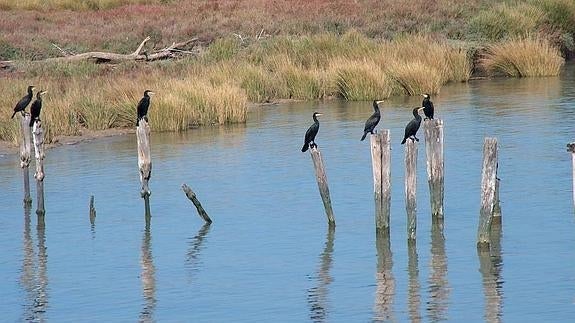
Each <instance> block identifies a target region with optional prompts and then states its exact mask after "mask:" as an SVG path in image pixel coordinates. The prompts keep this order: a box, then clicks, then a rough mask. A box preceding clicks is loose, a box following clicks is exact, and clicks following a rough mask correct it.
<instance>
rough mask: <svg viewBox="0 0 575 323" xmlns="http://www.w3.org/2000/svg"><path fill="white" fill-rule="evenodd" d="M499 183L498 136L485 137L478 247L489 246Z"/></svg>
mask: <svg viewBox="0 0 575 323" xmlns="http://www.w3.org/2000/svg"><path fill="white" fill-rule="evenodd" d="M496 185H497V138H490V137H487V138H485V140H484V142H483V168H482V171H481V210H480V212H479V228H478V230H477V247H478V248H489V244H490V242H491V239H490V232H491V222H492V220H493V209H494V206H495V191H496Z"/></svg>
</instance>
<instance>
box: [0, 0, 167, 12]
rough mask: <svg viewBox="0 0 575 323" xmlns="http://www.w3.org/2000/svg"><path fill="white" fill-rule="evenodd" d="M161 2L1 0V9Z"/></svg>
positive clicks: (97, 7) (154, 0)
mask: <svg viewBox="0 0 575 323" xmlns="http://www.w3.org/2000/svg"><path fill="white" fill-rule="evenodd" d="M161 2H162V1H159V0H0V9H3V10H18V9H20V10H22V9H23V10H102V9H111V8H115V7H119V6H124V5H128V4H153V3H161ZM164 2H165V1H164Z"/></svg>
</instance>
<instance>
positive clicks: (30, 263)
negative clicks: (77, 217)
mask: <svg viewBox="0 0 575 323" xmlns="http://www.w3.org/2000/svg"><path fill="white" fill-rule="evenodd" d="M31 208H32V206H31V205H30V204H25V205H24V233H23V245H22V253H23V255H24V256H23V258H22V270H21V272H22V275H21V276H20V283H21V284H22V287H23V288H24V291H25V295H26V296H25V297H26V298H25V300H24V306H22V308H23V309H24V313H22V320H21V321H22V322H30V321H34V299H35V298H36V295H35V292H36V288H35V287H36V284H35V277H34V276H35V272H34V271H35V268H34V267H35V265H34V258H35V257H34V244H33V241H32V234H31V230H30V222H31V219H30V211H31Z"/></svg>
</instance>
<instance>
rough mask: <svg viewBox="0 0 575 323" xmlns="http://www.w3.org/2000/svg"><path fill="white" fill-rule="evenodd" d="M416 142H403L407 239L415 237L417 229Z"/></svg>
mask: <svg viewBox="0 0 575 323" xmlns="http://www.w3.org/2000/svg"><path fill="white" fill-rule="evenodd" d="M416 174H417V142H416V141H414V140H410V139H408V140H407V142H406V143H405V210H406V211H407V239H415V237H416V229H417V201H416V188H417V175H416Z"/></svg>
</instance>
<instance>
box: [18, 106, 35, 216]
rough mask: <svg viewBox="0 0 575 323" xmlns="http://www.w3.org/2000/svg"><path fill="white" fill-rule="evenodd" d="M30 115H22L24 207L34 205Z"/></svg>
mask: <svg viewBox="0 0 575 323" xmlns="http://www.w3.org/2000/svg"><path fill="white" fill-rule="evenodd" d="M29 124H30V114H29V113H27V112H25V113H24V115H22V114H20V167H21V168H22V175H23V177H24V205H31V204H32V197H30V156H31V155H32V143H31V139H30V137H31V133H30V126H29Z"/></svg>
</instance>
